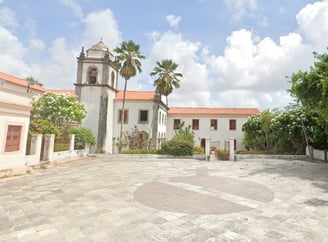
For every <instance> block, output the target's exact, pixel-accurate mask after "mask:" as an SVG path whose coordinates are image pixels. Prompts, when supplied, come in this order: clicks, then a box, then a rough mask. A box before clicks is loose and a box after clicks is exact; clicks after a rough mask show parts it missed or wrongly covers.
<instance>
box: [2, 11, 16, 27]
mask: <svg viewBox="0 0 328 242" xmlns="http://www.w3.org/2000/svg"><path fill="white" fill-rule="evenodd" d="M17 25H18V24H17V21H16V18H15V13H14V12H13V11H12V10H11V9H10V8H7V7H4V8H0V26H2V27H5V28H9V29H14V28H16V27H17Z"/></svg>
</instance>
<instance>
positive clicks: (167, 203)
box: [134, 168, 274, 214]
mask: <svg viewBox="0 0 328 242" xmlns="http://www.w3.org/2000/svg"><path fill="white" fill-rule="evenodd" d="M134 197H135V199H136V200H137V201H139V202H140V203H142V204H144V205H146V206H149V207H152V208H155V209H161V210H166V211H171V212H180V213H188V214H227V213H236V212H242V211H248V210H251V209H254V208H257V207H258V206H261V205H263V204H266V203H268V202H270V201H272V199H273V198H274V193H273V191H272V190H270V189H269V188H267V187H266V186H263V185H261V184H258V183H255V182H251V181H245V180H239V179H234V178H227V177H219V176H209V175H208V172H207V168H199V169H198V170H196V175H195V176H186V177H172V178H171V179H169V181H168V182H156V181H154V182H149V183H146V184H144V185H142V186H140V187H139V188H137V190H136V191H135V193H134Z"/></svg>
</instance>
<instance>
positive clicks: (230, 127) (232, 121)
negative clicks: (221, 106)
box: [229, 119, 237, 130]
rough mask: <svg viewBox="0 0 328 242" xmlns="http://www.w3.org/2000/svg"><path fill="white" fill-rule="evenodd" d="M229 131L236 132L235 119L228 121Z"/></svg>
mask: <svg viewBox="0 0 328 242" xmlns="http://www.w3.org/2000/svg"><path fill="white" fill-rule="evenodd" d="M229 129H230V130H236V129H237V122H236V119H230V120H229Z"/></svg>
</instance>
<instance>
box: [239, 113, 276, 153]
mask: <svg viewBox="0 0 328 242" xmlns="http://www.w3.org/2000/svg"><path fill="white" fill-rule="evenodd" d="M276 115H277V111H272V112H271V111H270V110H265V111H263V112H262V113H261V114H258V115H255V116H252V117H250V118H249V119H248V120H247V121H246V122H245V123H244V125H243V128H242V130H243V131H244V144H245V147H246V149H252V150H261V151H266V152H270V151H272V150H273V147H274V144H275V135H274V132H273V130H272V128H271V121H272V119H273V118H274V117H275V116H276Z"/></svg>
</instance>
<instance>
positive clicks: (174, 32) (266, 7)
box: [0, 0, 328, 110]
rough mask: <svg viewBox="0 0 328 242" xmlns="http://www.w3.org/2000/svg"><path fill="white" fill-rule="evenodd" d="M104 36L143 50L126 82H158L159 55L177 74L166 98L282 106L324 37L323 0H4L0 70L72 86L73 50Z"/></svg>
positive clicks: (184, 102) (144, 86) (326, 11)
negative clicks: (154, 73)
mask: <svg viewBox="0 0 328 242" xmlns="http://www.w3.org/2000/svg"><path fill="white" fill-rule="evenodd" d="M100 39H103V41H104V42H105V43H106V45H107V46H108V47H109V48H110V49H113V48H115V47H116V46H118V45H119V44H120V43H121V41H123V40H133V41H134V42H136V43H137V44H139V45H140V47H141V52H142V53H143V54H144V55H145V56H146V59H145V60H144V61H143V72H142V74H140V75H138V76H136V77H134V78H133V79H131V80H130V81H129V84H128V89H130V90H154V87H153V85H152V84H153V79H152V78H151V77H150V76H149V73H150V72H151V70H152V68H153V67H154V65H155V63H156V61H160V60H162V59H167V58H169V59H173V60H174V61H175V62H176V63H177V64H179V72H181V73H182V74H183V78H182V80H181V88H179V89H177V90H175V91H174V92H173V93H172V94H171V95H170V96H169V104H170V106H198V107H204V106H207V107H257V108H259V109H260V110H264V109H267V108H276V107H277V108H282V107H285V106H287V105H288V104H289V103H290V102H291V101H292V99H291V97H290V96H289V94H288V92H287V91H286V90H287V89H288V88H289V87H290V83H289V79H288V78H286V76H290V75H291V74H292V73H294V72H296V71H298V70H304V71H305V70H308V68H309V66H311V65H312V64H313V61H314V59H313V55H312V52H313V51H317V52H319V53H322V52H325V51H326V50H327V46H328V41H327V40H328V0H322V1H315V0H296V1H295V0H274V1H267V0H178V1H177V0H156V1H149V0H139V1H134V0H119V1H117V0H47V1H44V0H26V1H21V0H0V71H1V72H5V73H8V74H11V75H14V76H17V77H21V78H25V77H28V76H33V77H34V78H35V79H37V80H39V81H40V82H41V83H43V84H44V86H45V87H46V88H51V89H74V85H73V83H75V82H76V66H77V63H76V57H77V56H78V54H79V52H80V50H81V47H82V46H84V47H85V48H86V49H87V48H89V47H90V46H91V45H93V44H95V43H96V42H98V41H99V40H100Z"/></svg>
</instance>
